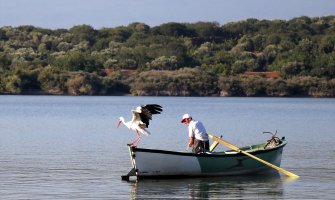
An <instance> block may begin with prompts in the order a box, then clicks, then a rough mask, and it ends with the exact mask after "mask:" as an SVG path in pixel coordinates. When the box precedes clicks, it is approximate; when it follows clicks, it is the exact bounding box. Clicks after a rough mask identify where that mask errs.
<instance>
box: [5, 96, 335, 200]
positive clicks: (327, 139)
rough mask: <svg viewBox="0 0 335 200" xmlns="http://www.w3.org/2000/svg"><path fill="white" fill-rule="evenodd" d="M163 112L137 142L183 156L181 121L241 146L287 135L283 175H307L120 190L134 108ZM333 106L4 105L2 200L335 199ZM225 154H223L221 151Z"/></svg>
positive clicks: (233, 101) (179, 100)
mask: <svg viewBox="0 0 335 200" xmlns="http://www.w3.org/2000/svg"><path fill="white" fill-rule="evenodd" d="M149 103H158V104H160V105H162V106H163V109H164V111H163V113H162V114H161V115H155V116H154V119H153V121H151V124H150V127H149V130H150V131H151V133H152V135H150V136H143V137H142V140H141V141H140V143H139V146H140V147H143V148H159V149H169V150H176V151H186V144H187V140H188V138H187V128H186V126H185V125H183V124H181V123H180V118H181V116H182V115H183V114H184V113H190V114H191V115H193V118H195V119H198V120H201V121H202V122H203V123H204V124H205V126H206V128H207V131H208V132H211V133H213V134H216V135H223V138H224V139H226V140H228V141H230V142H231V143H233V144H235V145H237V146H244V145H250V144H254V143H260V142H264V141H266V140H267V139H269V137H270V135H268V134H262V132H263V131H271V132H275V131H276V130H277V131H278V135H279V136H280V137H282V136H285V137H286V139H287V141H288V145H287V146H286V147H285V148H284V153H283V157H282V165H281V167H282V168H284V169H286V170H289V171H292V172H293V173H296V174H298V175H300V176H301V178H300V179H298V180H289V179H288V178H287V177H286V176H285V175H282V174H275V175H272V176H266V177H265V176H247V177H216V178H192V179H173V180H169V179H167V180H143V181H142V180H140V181H135V180H131V181H129V182H126V181H121V178H120V176H121V175H124V174H126V173H128V171H129V170H130V169H131V163H130V158H129V153H128V148H127V146H126V144H127V143H129V142H130V141H132V140H134V139H135V137H136V135H135V134H134V133H133V132H131V131H129V130H128V129H126V128H125V127H124V126H120V128H118V129H116V128H115V125H116V122H117V120H118V117H119V116H124V117H125V118H126V120H130V118H131V113H130V110H131V109H132V108H134V107H136V106H137V105H142V104H149ZM334 145H335V99H317V98H220V97H210V98H207V97H206V98H204V97H62V96H0V165H1V168H0V197H1V199H52V200H55V199H334V197H335V148H334ZM220 148H222V149H224V148H223V147H220Z"/></svg>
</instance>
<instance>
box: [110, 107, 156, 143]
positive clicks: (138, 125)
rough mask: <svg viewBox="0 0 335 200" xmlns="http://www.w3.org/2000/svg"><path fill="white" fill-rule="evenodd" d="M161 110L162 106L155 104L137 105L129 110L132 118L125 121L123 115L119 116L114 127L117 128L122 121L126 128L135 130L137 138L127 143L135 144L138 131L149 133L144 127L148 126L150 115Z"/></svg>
mask: <svg viewBox="0 0 335 200" xmlns="http://www.w3.org/2000/svg"><path fill="white" fill-rule="evenodd" d="M162 111H163V110H162V106H160V105H157V104H147V105H142V106H138V107H137V108H136V109H135V110H131V112H132V114H133V118H132V120H131V121H128V122H125V119H124V118H123V117H120V118H119V121H118V123H117V126H116V128H118V127H119V126H120V124H121V123H123V124H124V125H125V126H126V127H127V128H129V129H130V130H133V131H135V132H136V133H137V138H136V140H134V141H133V142H131V143H130V144H129V145H132V146H137V144H138V142H139V141H140V138H141V135H140V133H142V134H144V135H150V132H149V131H148V130H146V129H145V128H148V126H149V120H151V119H152V115H153V114H160V113H161V112H162Z"/></svg>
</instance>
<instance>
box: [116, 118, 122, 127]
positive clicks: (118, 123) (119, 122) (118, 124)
mask: <svg viewBox="0 0 335 200" xmlns="http://www.w3.org/2000/svg"><path fill="white" fill-rule="evenodd" d="M121 122H122V121H121V120H119V121H118V122H117V124H116V128H119V126H120V124H121Z"/></svg>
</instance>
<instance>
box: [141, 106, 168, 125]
mask: <svg viewBox="0 0 335 200" xmlns="http://www.w3.org/2000/svg"><path fill="white" fill-rule="evenodd" d="M162 111H163V109H162V106H160V105H158V104H147V105H144V106H141V112H140V113H139V116H140V118H141V121H142V122H143V123H144V124H145V125H146V128H147V127H148V126H149V120H151V119H152V115H153V114H160V113H161V112H162Z"/></svg>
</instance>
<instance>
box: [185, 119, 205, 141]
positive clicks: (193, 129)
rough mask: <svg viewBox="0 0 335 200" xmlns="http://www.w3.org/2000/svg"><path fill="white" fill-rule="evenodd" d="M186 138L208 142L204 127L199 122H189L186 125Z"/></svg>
mask: <svg viewBox="0 0 335 200" xmlns="http://www.w3.org/2000/svg"><path fill="white" fill-rule="evenodd" d="M188 136H189V137H194V138H195V139H197V140H201V141H208V135H207V131H206V129H205V127H204V125H203V124H202V123H201V122H199V121H195V120H192V121H190V123H189V125H188Z"/></svg>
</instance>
